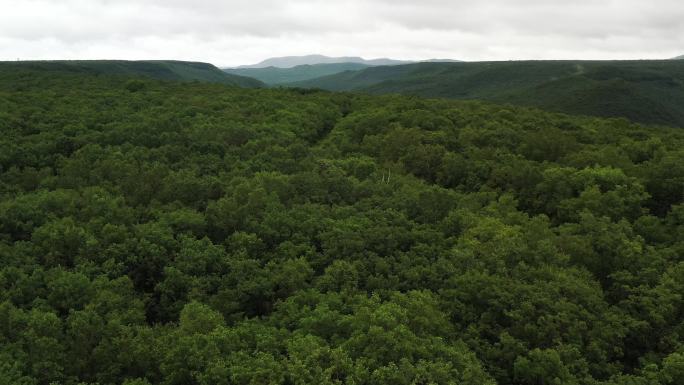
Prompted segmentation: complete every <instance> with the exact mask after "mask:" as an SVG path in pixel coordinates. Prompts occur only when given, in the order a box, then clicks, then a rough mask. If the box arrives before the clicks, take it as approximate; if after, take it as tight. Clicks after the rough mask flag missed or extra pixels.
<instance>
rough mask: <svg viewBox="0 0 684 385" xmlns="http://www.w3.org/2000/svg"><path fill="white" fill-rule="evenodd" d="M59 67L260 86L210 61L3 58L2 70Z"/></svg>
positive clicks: (72, 69) (167, 78)
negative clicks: (14, 59) (31, 59)
mask: <svg viewBox="0 0 684 385" xmlns="http://www.w3.org/2000/svg"><path fill="white" fill-rule="evenodd" d="M22 69H24V70H39V71H57V72H70V73H85V74H95V75H123V76H143V77H150V78H154V79H159V80H176V81H201V82H209V83H221V84H227V85H233V86H239V87H248V88H258V87H263V86H264V84H263V83H262V82H260V81H258V80H256V79H252V78H248V77H244V76H239V75H233V74H228V73H225V72H223V71H221V70H220V69H219V68H217V67H216V66H214V65H213V64H209V63H201V62H186V61H176V60H140V61H127V60H56V61H21V62H0V71H16V70H22Z"/></svg>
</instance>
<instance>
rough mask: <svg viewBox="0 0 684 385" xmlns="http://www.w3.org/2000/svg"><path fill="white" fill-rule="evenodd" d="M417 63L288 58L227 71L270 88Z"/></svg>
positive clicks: (356, 57) (355, 59)
mask: <svg viewBox="0 0 684 385" xmlns="http://www.w3.org/2000/svg"><path fill="white" fill-rule="evenodd" d="M420 62H429V63H436V62H458V60H453V59H428V60H421V61H420ZM413 63H417V62H416V61H408V60H396V59H387V58H381V59H370V60H366V59H364V58H361V57H358V56H343V57H329V56H323V55H306V56H285V57H275V58H270V59H266V60H263V61H261V62H259V63H257V64H251V65H243V66H239V67H235V68H224V69H223V70H224V71H225V72H227V73H230V74H234V75H240V76H248V77H252V78H255V79H258V80H260V81H262V82H264V83H266V84H268V85H281V84H285V83H292V82H298V81H304V80H309V79H314V78H317V77H322V76H327V75H334V74H337V73H340V72H344V71H355V70H361V69H364V68H367V67H375V66H397V65H404V64H413Z"/></svg>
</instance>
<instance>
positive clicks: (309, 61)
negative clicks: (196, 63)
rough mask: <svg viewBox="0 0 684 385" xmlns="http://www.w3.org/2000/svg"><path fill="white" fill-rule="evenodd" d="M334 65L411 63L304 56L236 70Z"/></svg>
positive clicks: (276, 58) (283, 58)
mask: <svg viewBox="0 0 684 385" xmlns="http://www.w3.org/2000/svg"><path fill="white" fill-rule="evenodd" d="M336 63H358V64H365V65H367V66H380V65H398V64H408V63H413V62H412V61H409V60H395V59H387V58H380V59H370V60H366V59H364V58H361V57H358V56H343V57H330V56H324V55H305V56H283V57H273V58H269V59H266V60H263V61H261V62H259V63H257V64H251V65H242V66H239V67H237V68H266V67H276V68H292V67H296V66H300V65H314V64H336Z"/></svg>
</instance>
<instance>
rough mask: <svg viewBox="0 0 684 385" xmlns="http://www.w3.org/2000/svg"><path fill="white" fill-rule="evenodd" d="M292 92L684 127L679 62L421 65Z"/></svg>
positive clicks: (306, 83) (683, 68) (319, 81)
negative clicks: (424, 100) (486, 104)
mask: <svg viewBox="0 0 684 385" xmlns="http://www.w3.org/2000/svg"><path fill="white" fill-rule="evenodd" d="M288 85H292V86H296V87H304V88H322V89H326V90H333V91H363V92H368V93H373V94H387V93H402V94H409V95H420V96H427V97H446V98H454V99H482V100H490V101H495V102H504V103H513V104H517V105H523V106H534V107H539V108H543V109H546V110H550V111H558V112H564V113H569V114H579V115H592V116H602V117H623V118H627V119H630V120H632V121H635V122H641V123H649V124H663V125H669V126H680V127H681V126H684V112H683V111H682V109H681V107H680V106H681V105H683V104H684V64H683V63H682V62H681V61H679V60H663V61H638V62H635V61H624V62H616V61H574V62H573V61H533V62H525V61H516V62H472V63H467V62H464V63H417V64H408V65H401V66H391V67H371V68H366V69H363V70H357V71H347V72H341V73H338V74H331V75H327V76H321V77H319V78H315V79H309V80H302V81H298V82H294V83H291V84H288ZM558 144H559V145H561V143H558Z"/></svg>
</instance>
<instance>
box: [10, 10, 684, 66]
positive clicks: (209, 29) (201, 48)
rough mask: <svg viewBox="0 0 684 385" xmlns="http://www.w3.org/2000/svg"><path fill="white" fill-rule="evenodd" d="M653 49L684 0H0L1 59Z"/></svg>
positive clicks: (506, 55)
mask: <svg viewBox="0 0 684 385" xmlns="http://www.w3.org/2000/svg"><path fill="white" fill-rule="evenodd" d="M311 53H320V54H324V55H329V56H363V57H365V58H376V57H391V58H396V59H413V60H416V59H428V58H452V59H462V60H510V59H641V58H644V59H657V58H669V57H673V56H677V55H682V54H684V0H479V1H477V0H468V1H462V0H337V1H334V0H243V1H233V0H228V1H225V0H224V1H220V0H0V60H16V59H22V60H28V59H179V60H197V61H206V62H211V63H214V64H216V65H219V66H231V65H239V64H251V63H255V62H258V61H261V60H262V59H265V58H268V57H273V56H286V55H304V54H311Z"/></svg>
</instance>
